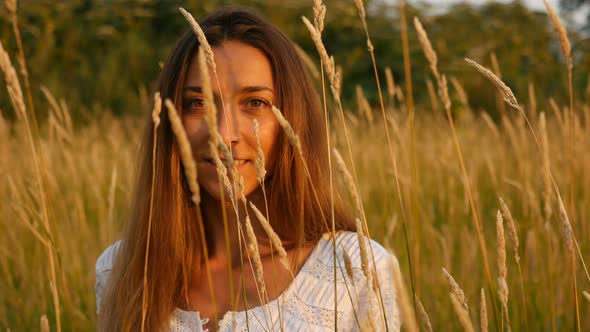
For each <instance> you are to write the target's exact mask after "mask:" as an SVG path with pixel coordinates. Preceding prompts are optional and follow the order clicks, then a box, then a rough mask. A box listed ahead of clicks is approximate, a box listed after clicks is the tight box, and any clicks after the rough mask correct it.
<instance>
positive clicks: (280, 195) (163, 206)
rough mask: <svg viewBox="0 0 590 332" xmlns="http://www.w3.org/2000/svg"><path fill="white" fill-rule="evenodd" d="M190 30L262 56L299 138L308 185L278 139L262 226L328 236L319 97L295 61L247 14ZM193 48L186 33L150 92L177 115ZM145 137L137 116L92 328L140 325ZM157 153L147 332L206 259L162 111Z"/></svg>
mask: <svg viewBox="0 0 590 332" xmlns="http://www.w3.org/2000/svg"><path fill="white" fill-rule="evenodd" d="M199 25H200V26H201V27H202V29H203V31H204V32H205V35H206V37H207V40H208V41H209V43H210V44H211V46H212V47H215V46H216V45H220V44H221V43H223V42H224V41H228V40H235V41H240V42H242V43H245V44H247V45H250V46H253V47H256V48H257V49H259V50H261V51H262V52H263V53H264V54H265V55H266V56H267V58H268V60H269V61H270V64H271V68H272V71H273V79H274V85H275V86H274V91H275V96H276V103H277V106H278V107H279V108H280V109H281V110H282V111H283V114H284V116H285V118H286V119H287V120H288V121H289V122H290V123H291V125H292V126H293V128H294V130H295V132H296V133H297V134H298V135H299V137H300V140H301V145H302V149H303V155H304V157H305V160H306V162H307V166H308V169H309V175H310V178H308V177H307V175H306V172H305V168H304V164H303V163H302V160H301V158H300V157H299V156H298V155H297V154H296V152H295V151H294V149H293V147H292V146H291V145H290V144H289V142H288V140H287V139H286V137H285V136H284V134H283V133H282V132H281V133H279V135H278V138H277V139H278V141H277V144H276V146H277V149H276V151H275V152H273V154H274V155H275V156H276V162H275V163H274V166H273V167H274V169H273V170H271V171H270V172H269V176H268V178H267V179H266V180H265V187H266V190H267V196H268V205H269V209H268V212H269V215H270V222H271V225H272V227H273V228H274V229H275V231H276V232H277V233H278V234H279V236H280V237H281V239H283V240H286V241H290V242H292V243H296V247H297V248H301V247H302V246H304V245H307V244H309V243H315V242H317V241H318V240H319V237H320V236H321V234H322V233H325V232H328V231H330V230H331V227H330V225H331V206H330V186H329V182H328V181H329V178H328V172H327V170H328V159H327V157H328V153H329V151H328V146H327V140H326V128H325V125H324V121H323V112H322V109H321V107H320V102H319V98H318V95H317V93H316V91H315V90H314V86H313V83H312V81H311V79H310V77H309V75H308V73H307V71H306V69H305V67H304V65H303V63H302V61H301V59H300V58H299V56H298V54H297V52H296V50H295V49H294V47H293V45H292V43H291V42H290V41H289V40H288V38H287V37H286V36H285V35H284V34H283V33H282V32H281V31H280V30H278V29H277V28H276V27H274V26H273V25H272V24H270V23H268V22H267V21H266V20H264V19H263V18H261V17H260V16H259V15H257V14H254V13H252V12H251V11H249V10H245V9H242V8H235V7H234V8H225V9H221V10H218V11H215V12H214V13H212V14H210V15H208V16H207V17H205V18H203V19H202V20H200V22H199ZM198 46H199V43H198V41H197V38H196V37H195V35H194V33H193V32H192V31H187V32H186V33H185V34H184V35H183V36H182V37H181V38H180V40H179V41H178V42H177V43H176V46H175V48H174V50H173V51H172V53H171V54H170V55H169V57H168V59H167V60H166V63H165V64H164V67H163V69H162V72H161V74H160V78H159V81H158V84H157V87H156V89H157V91H159V92H160V93H161V95H162V98H163V99H165V98H169V99H171V100H173V101H174V103H175V104H176V105H177V109H178V110H179V112H182V107H180V104H181V98H182V95H181V93H182V92H181V91H182V87H183V86H184V82H185V79H186V75H187V70H188V67H189V65H190V61H191V60H192V58H193V56H194V54H195V52H196V50H197V49H198ZM153 139H154V134H153V123H152V122H151V117H149V116H146V126H145V134H144V137H143V140H142V147H141V152H140V154H141V161H140V164H139V168H138V177H137V180H136V181H137V184H136V187H135V193H134V200H133V202H132V206H131V209H132V210H131V211H130V219H129V222H128V225H127V228H126V231H125V233H124V236H123V241H122V244H121V246H120V248H119V250H118V253H117V256H116V259H115V263H114V266H113V270H112V271H111V277H110V282H109V285H107V287H106V289H105V294H104V300H103V301H102V307H101V308H100V309H101V310H100V312H101V317H100V322H99V327H100V329H101V330H105V331H136V330H139V327H140V325H141V311H142V299H141V297H142V290H143V282H142V281H143V269H144V259H145V253H146V241H147V229H148V214H149V207H150V189H151V186H152V180H151V175H152V149H153V147H154V146H153ZM156 149H157V150H156V151H157V153H156V158H155V163H154V167H155V171H156V176H155V182H154V184H153V185H154V186H155V188H156V190H155V191H154V198H153V206H152V209H153V210H152V211H153V212H152V230H151V239H150V249H149V265H148V269H147V278H148V289H147V292H146V294H147V300H148V307H147V318H146V322H145V323H146V325H145V326H146V328H147V330H160V329H162V328H163V327H165V324H166V322H167V320H168V319H170V315H171V314H172V312H173V311H174V308H175V307H186V306H187V305H188V304H187V303H186V298H185V297H184V296H183V294H184V293H183V292H184V291H185V289H183V288H184V287H186V285H187V284H188V278H191V279H193V278H195V276H198V275H199V274H200V273H202V271H203V264H204V259H205V257H203V256H204V255H203V251H202V247H201V245H202V244H201V243H200V241H199V239H200V233H199V227H198V224H197V221H196V220H197V218H196V215H197V213H198V211H197V209H198V207H196V206H195V205H194V204H192V203H191V201H190V192H189V190H188V188H187V185H186V180H185V179H184V175H183V172H182V165H181V161H180V156H179V150H178V146H177V143H176V141H175V139H174V135H173V132H172V130H171V126H170V123H169V121H168V116H167V113H166V110H162V114H161V124H160V126H159V127H158V134H157V140H156ZM314 188H315V193H314ZM342 206H343V205H342V204H341V203H340V199H339V197H338V195H335V202H334V219H335V225H336V230H342V229H346V230H352V229H354V222H353V220H352V219H351V218H350V216H349V215H348V214H347V213H346V211H345V209H344V208H343V207H342ZM203 223H204V228H205V235H206V238H212V237H210V235H211V234H210V232H211V227H209V226H208V223H209V221H208V220H203ZM206 245H207V247H208V248H213V245H214V244H213V243H212V241H207V243H206ZM209 252H211V250H209ZM193 280H194V279H193Z"/></svg>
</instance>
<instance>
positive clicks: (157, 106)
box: [152, 92, 162, 128]
mask: <svg viewBox="0 0 590 332" xmlns="http://www.w3.org/2000/svg"><path fill="white" fill-rule="evenodd" d="M161 112H162V98H161V97H160V92H156V93H155V95H154V109H153V110H152V121H153V122H154V127H156V128H157V127H158V126H159V125H160V113H161Z"/></svg>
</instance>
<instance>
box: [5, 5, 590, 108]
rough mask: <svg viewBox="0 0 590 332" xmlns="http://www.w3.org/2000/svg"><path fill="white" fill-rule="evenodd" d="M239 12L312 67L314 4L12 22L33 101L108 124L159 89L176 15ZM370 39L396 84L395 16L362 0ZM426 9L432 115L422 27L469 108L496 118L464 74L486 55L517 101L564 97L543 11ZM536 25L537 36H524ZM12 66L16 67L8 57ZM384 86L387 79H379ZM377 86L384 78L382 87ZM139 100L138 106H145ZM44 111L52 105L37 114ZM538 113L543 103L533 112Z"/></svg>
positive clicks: (338, 52)
mask: <svg viewBox="0 0 590 332" xmlns="http://www.w3.org/2000/svg"><path fill="white" fill-rule="evenodd" d="M236 3H239V4H240V5H245V6H248V7H252V8H255V9H256V10H258V11H260V12H261V13H263V14H264V15H266V16H267V17H268V18H269V20H270V21H272V22H273V23H275V24H276V25H278V26H279V28H281V29H282V30H283V31H285V32H286V33H287V34H288V35H289V36H290V37H291V38H292V40H293V41H294V42H295V43H297V44H298V45H300V46H301V47H302V48H303V49H304V50H305V51H306V52H307V53H308V54H310V55H311V57H312V58H313V59H317V56H316V52H315V48H314V47H313V44H312V42H311V40H310V38H309V35H308V33H307V31H306V30H305V29H304V28H303V25H302V23H301V19H300V18H301V16H303V15H305V16H307V17H312V15H313V14H312V10H311V1H293V0H264V1H263V0H243V1H234V0H210V1H199V0H184V1H178V2H172V1H166V0H148V1H146V0H110V1H104V0H103V1H98V0H68V1H59V2H55V1H50V0H39V1H27V2H24V1H19V8H18V15H19V27H20V29H21V33H22V37H23V43H24V48H25V55H26V58H27V61H28V68H29V73H30V77H31V86H32V89H33V96H34V98H33V99H34V100H36V101H37V103H39V101H43V100H44V98H43V97H42V94H41V91H40V89H39V88H40V86H41V85H44V86H47V87H48V88H49V90H50V91H52V92H53V93H54V94H55V95H56V96H57V97H58V98H64V99H66V100H67V101H68V103H69V105H70V108H72V113H73V114H74V116H75V118H77V119H81V118H82V119H83V118H87V117H86V116H82V115H88V113H97V112H103V110H110V111H111V112H113V113H114V114H118V115H120V114H132V113H140V112H143V111H145V109H143V107H145V105H146V100H147V99H146V96H147V94H146V92H148V93H149V92H151V88H152V86H153V84H154V82H155V80H156V79H157V76H158V72H159V68H160V67H159V63H161V62H163V61H164V60H165V58H166V56H167V54H168V53H169V51H170V49H171V47H172V46H173V45H174V43H175V41H176V40H177V39H178V38H179V36H180V35H181V34H182V32H183V31H185V30H186V29H188V25H187V24H186V22H185V20H184V19H183V18H182V16H181V15H179V13H178V10H177V8H178V7H180V6H183V7H185V8H187V9H188V10H190V11H191V12H192V13H193V15H194V16H195V17H200V16H202V15H204V14H205V13H207V12H210V11H212V10H214V9H215V8H218V7H220V6H224V5H232V4H236ZM326 5H327V7H328V11H327V17H326V28H325V30H324V32H323V40H324V43H325V45H326V47H327V49H328V51H329V52H330V53H331V54H334V57H335V59H336V62H337V63H338V64H340V65H341V66H342V68H343V76H344V86H343V99H344V101H345V102H350V101H353V100H354V98H355V93H354V86H355V84H360V85H361V86H362V87H363V89H364V91H365V94H366V95H367V98H368V99H369V101H370V102H371V103H372V104H376V103H377V91H376V85H375V81H374V76H373V70H372V64H371V60H370V57H369V53H368V52H367V50H366V46H365V45H366V41H365V35H364V32H363V30H362V27H361V23H360V20H359V19H358V14H357V12H356V9H355V7H354V5H353V2H352V1H337V0H330V1H326ZM366 5H367V8H368V11H367V12H368V16H369V17H368V24H369V31H370V34H371V39H372V42H373V44H374V45H375V56H376V58H377V65H378V67H379V68H378V69H379V72H380V75H383V70H384V69H385V67H386V66H390V67H391V68H392V72H393V75H394V77H395V80H396V82H397V83H402V85H403V79H404V78H403V76H404V75H403V59H402V52H401V40H400V32H399V31H400V27H399V20H398V9H397V7H396V6H394V5H392V4H390V3H386V2H382V1H380V0H374V1H366ZM433 13H435V12H434V11H433V8H430V7H428V6H426V5H420V6H419V7H409V8H408V19H409V22H408V23H409V24H410V26H409V33H410V48H411V49H410V52H411V56H412V74H413V77H414V84H415V89H414V91H415V92H414V93H415V98H416V100H418V101H419V103H420V100H423V101H424V102H423V104H424V105H428V103H427V102H426V101H427V100H428V97H427V96H428V94H427V90H426V85H425V80H426V78H428V77H429V75H430V74H429V70H428V65H427V63H426V61H425V59H424V56H423V55H422V50H421V49H420V46H419V44H418V42H417V39H416V36H415V32H414V29H413V26H412V24H411V23H412V19H413V17H414V16H418V17H420V19H421V20H422V22H423V24H424V26H425V28H426V29H427V31H428V33H429V35H430V37H431V39H432V42H433V46H434V47H435V49H436V51H437V52H438V56H439V61H440V67H441V70H442V71H443V72H446V73H448V74H449V75H452V76H455V77H456V78H457V79H459V81H460V82H462V84H463V86H464V87H465V89H466V91H467V93H468V95H469V96H470V104H471V106H472V108H473V109H480V108H483V109H487V110H492V109H495V100H494V99H493V98H491V97H490V96H491V94H489V93H487V92H488V90H489V88H490V86H489V84H488V82H485V80H484V79H483V78H481V76H480V75H478V74H477V73H475V72H474V71H473V70H471V69H470V68H468V67H467V66H465V64H464V61H463V58H464V57H471V58H474V59H475V60H477V61H479V62H481V63H483V64H486V65H488V66H489V59H490V54H492V53H495V54H496V55H497V58H498V60H499V64H500V68H501V70H502V75H503V78H504V80H505V81H506V82H507V83H508V84H509V85H510V86H511V87H512V88H513V89H514V90H515V92H516V94H517V95H518V94H521V95H526V94H527V87H528V82H529V80H530V81H532V82H535V90H536V91H537V95H539V96H548V97H549V96H556V97H557V98H556V99H557V100H558V101H559V100H560V99H562V96H566V94H565V92H566V90H565V89H564V88H563V87H564V86H567V85H565V84H563V82H565V71H564V70H563V61H562V57H561V54H560V49H559V45H558V42H557V38H556V35H555V34H554V32H553V30H552V27H551V25H550V24H549V22H548V20H547V18H546V15H545V13H533V12H530V11H529V10H528V9H526V8H525V7H523V6H522V5H521V4H520V3H518V2H515V3H514V4H501V3H490V4H487V5H485V6H480V7H472V6H469V5H466V4H460V5H456V6H454V7H452V8H451V10H449V11H446V12H443V13H440V12H436V15H435V14H433ZM531 27H534V28H531ZM0 38H1V40H2V43H3V45H4V46H5V48H6V49H7V50H9V52H10V54H16V44H15V41H14V37H13V32H12V26H11V22H10V18H9V17H8V14H7V12H6V11H1V12H0ZM570 38H571V39H572V43H573V46H574V47H573V50H574V61H575V63H574V73H575V75H576V76H575V78H574V79H575V82H576V83H577V84H575V86H577V87H578V91H576V94H577V95H580V94H582V93H583V91H584V90H583V87H584V86H585V82H586V80H587V77H586V74H585V73H587V72H588V71H589V70H590V56H589V55H588V54H589V53H588V52H585V50H588V48H589V43H590V42H589V41H588V40H585V41H584V40H581V39H580V37H579V36H577V35H576V34H572V35H571V36H570ZM13 62H14V63H16V59H15V57H14V56H13ZM383 76H384V75H383ZM382 82H383V83H384V77H382ZM142 98H143V100H142ZM37 106H38V107H37V112H38V113H41V115H43V114H45V113H46V110H47V108H48V107H47V105H43V104H42V105H37ZM540 106H541V107H543V106H544V105H540ZM0 109H1V110H2V113H3V115H4V116H5V117H10V116H12V112H10V111H9V110H10V109H11V107H10V106H9V104H8V98H7V95H6V91H0Z"/></svg>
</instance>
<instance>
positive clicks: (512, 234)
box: [498, 197, 520, 263]
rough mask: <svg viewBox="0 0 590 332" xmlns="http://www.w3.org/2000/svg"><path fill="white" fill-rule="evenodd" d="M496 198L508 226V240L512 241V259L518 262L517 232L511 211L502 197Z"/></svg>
mask: <svg viewBox="0 0 590 332" xmlns="http://www.w3.org/2000/svg"><path fill="white" fill-rule="evenodd" d="M498 200H499V201H500V208H501V209H502V215H503V217H504V219H505V220H506V226H507V227H508V237H509V238H510V241H511V242H512V246H513V249H514V259H515V260H516V263H518V262H520V256H519V255H518V234H517V232H516V225H515V223H514V218H512V213H511V212H510V209H509V208H508V205H506V203H505V202H504V200H503V199H502V197H498Z"/></svg>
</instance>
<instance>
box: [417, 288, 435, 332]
mask: <svg viewBox="0 0 590 332" xmlns="http://www.w3.org/2000/svg"><path fill="white" fill-rule="evenodd" d="M416 304H417V308H418V317H419V318H420V325H421V326H422V330H424V331H426V332H432V324H430V318H428V314H427V313H426V309H424V305H423V304H422V302H420V300H419V299H418V297H417V296H416Z"/></svg>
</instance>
